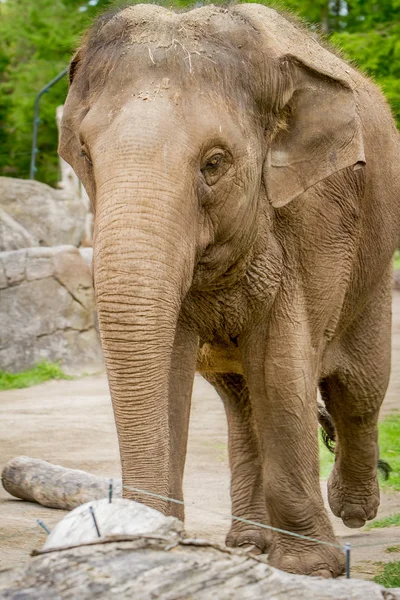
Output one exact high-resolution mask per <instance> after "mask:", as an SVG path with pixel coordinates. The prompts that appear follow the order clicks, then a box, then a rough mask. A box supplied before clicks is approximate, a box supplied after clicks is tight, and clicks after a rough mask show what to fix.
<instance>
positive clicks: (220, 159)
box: [200, 149, 231, 186]
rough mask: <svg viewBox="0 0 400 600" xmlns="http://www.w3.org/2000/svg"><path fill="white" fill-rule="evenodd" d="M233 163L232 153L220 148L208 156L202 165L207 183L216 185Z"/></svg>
mask: <svg viewBox="0 0 400 600" xmlns="http://www.w3.org/2000/svg"><path fill="white" fill-rule="evenodd" d="M230 164H231V160H230V155H229V154H228V153H227V152H225V151H224V150H220V149H218V150H217V151H215V150H214V152H213V153H212V154H211V155H209V156H207V157H206V159H205V160H204V162H203V165H202V167H201V169H200V170H201V172H202V174H203V177H204V179H205V180H206V183H207V185H210V186H211V185H214V183H216V182H217V181H218V179H220V177H222V175H224V174H225V173H226V171H227V170H228V169H229V167H230Z"/></svg>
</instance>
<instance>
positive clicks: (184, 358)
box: [168, 321, 198, 521]
mask: <svg viewBox="0 0 400 600" xmlns="http://www.w3.org/2000/svg"><path fill="white" fill-rule="evenodd" d="M197 349H198V335H197V334H196V333H195V332H194V331H192V330H190V329H188V328H187V327H185V326H184V325H183V324H182V323H181V322H180V321H178V326H177V329H176V334H175V340H174V348H173V352H172V357H171V371H170V377H169V394H168V410H169V419H168V420H169V437H170V448H169V456H170V460H169V474H170V475H169V486H170V488H169V497H170V498H173V499H174V500H178V502H170V503H169V509H168V514H170V515H172V516H174V517H177V518H178V519H180V520H181V521H183V520H184V518H185V511H184V506H183V489H182V488H183V473H184V468H185V460H186V451H187V441H188V431H189V417H190V406H191V398H192V389H193V381H194V375H195V371H196V358H197Z"/></svg>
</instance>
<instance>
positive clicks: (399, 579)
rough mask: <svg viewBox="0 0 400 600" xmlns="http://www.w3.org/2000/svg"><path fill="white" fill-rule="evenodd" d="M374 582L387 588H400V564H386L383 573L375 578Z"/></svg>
mask: <svg viewBox="0 0 400 600" xmlns="http://www.w3.org/2000/svg"><path fill="white" fill-rule="evenodd" d="M374 581H375V583H379V585H383V586H384V587H387V588H395V587H400V562H391V563H387V564H385V566H384V568H383V571H382V573H380V575H377V576H376V577H374Z"/></svg>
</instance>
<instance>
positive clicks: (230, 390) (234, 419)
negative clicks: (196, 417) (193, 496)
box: [203, 373, 271, 554]
mask: <svg viewBox="0 0 400 600" xmlns="http://www.w3.org/2000/svg"><path fill="white" fill-rule="evenodd" d="M203 377H204V378H205V379H207V381H209V382H210V383H211V384H212V385H213V386H214V388H215V389H216V391H217V392H218V394H219V396H220V397H221V399H222V401H223V403H224V407H225V412H226V417H227V422H228V451H229V466H230V469H231V499H232V515H234V517H239V518H242V519H246V520H250V521H255V522H259V523H263V524H267V523H269V520H268V516H267V510H266V507H265V499H264V489H263V482H262V468H261V462H260V455H259V449H258V444H257V440H256V437H255V432H254V428H253V424H252V415H251V406H250V401H249V392H248V388H247V385H246V381H245V379H244V377H243V376H242V375H239V374H236V373H203ZM270 537H271V536H270V532H269V530H266V529H263V528H262V527H257V526H256V525H250V524H248V523H244V522H243V521H239V520H237V519H234V518H233V519H232V525H231V528H230V531H229V533H228V535H227V537H226V544H227V546H231V547H236V546H240V547H249V546H254V549H253V552H254V553H257V554H260V553H263V552H266V551H267V548H268V546H269V544H270Z"/></svg>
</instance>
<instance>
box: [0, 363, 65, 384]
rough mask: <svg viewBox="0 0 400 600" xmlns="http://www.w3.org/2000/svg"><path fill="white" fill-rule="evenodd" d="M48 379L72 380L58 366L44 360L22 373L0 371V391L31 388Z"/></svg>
mask: <svg viewBox="0 0 400 600" xmlns="http://www.w3.org/2000/svg"><path fill="white" fill-rule="evenodd" d="M50 379H72V377H69V376H68V375H66V374H65V373H64V372H63V370H62V369H61V367H60V365H58V364H56V363H49V362H47V361H45V360H44V361H42V362H40V363H38V364H37V365H36V366H35V367H33V369H29V371H23V372H22V373H8V372H7V371H0V391H4V390H16V389H20V388H26V387H31V386H32V385H38V384H39V383H43V382H44V381H49V380H50Z"/></svg>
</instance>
